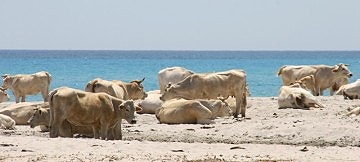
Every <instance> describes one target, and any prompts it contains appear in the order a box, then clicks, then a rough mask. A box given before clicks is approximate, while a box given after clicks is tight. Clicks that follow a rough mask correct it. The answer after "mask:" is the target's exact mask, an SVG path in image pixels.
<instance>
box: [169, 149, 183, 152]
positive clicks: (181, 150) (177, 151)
mask: <svg viewBox="0 0 360 162" xmlns="http://www.w3.org/2000/svg"><path fill="white" fill-rule="evenodd" d="M171 151H172V152H184V150H181V149H179V150H171Z"/></svg>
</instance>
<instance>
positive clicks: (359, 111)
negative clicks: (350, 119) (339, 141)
mask: <svg viewBox="0 0 360 162" xmlns="http://www.w3.org/2000/svg"><path fill="white" fill-rule="evenodd" d="M359 114H360V107H356V108H354V109H352V110H351V111H350V112H348V113H347V114H346V116H356V115H359Z"/></svg>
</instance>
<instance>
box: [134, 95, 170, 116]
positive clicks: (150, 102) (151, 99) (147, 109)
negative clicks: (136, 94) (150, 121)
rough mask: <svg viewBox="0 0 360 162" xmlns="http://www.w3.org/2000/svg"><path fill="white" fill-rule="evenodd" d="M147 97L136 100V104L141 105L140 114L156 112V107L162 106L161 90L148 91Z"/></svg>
mask: <svg viewBox="0 0 360 162" xmlns="http://www.w3.org/2000/svg"><path fill="white" fill-rule="evenodd" d="M147 94H148V95H147V97H146V98H145V99H144V100H138V101H136V105H138V106H139V107H141V109H142V110H141V111H139V112H137V113H138V114H155V111H156V109H158V108H160V107H161V106H162V104H163V101H161V100H160V96H161V94H160V91H159V90H156V91H150V92H148V93H147Z"/></svg>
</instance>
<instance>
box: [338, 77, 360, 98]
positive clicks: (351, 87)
mask: <svg viewBox="0 0 360 162" xmlns="http://www.w3.org/2000/svg"><path fill="white" fill-rule="evenodd" d="M336 94H337V95H343V96H344V98H345V99H350V100H352V99H360V79H358V80H356V81H355V82H353V83H350V84H346V85H343V86H341V87H340V88H339V90H338V91H337V92H336Z"/></svg>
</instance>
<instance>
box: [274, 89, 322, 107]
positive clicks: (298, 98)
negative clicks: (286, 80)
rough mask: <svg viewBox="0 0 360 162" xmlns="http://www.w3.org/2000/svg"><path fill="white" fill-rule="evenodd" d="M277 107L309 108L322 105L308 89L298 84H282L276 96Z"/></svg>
mask: <svg viewBox="0 0 360 162" xmlns="http://www.w3.org/2000/svg"><path fill="white" fill-rule="evenodd" d="M278 105H279V108H300V109H304V108H309V107H324V106H323V105H322V104H321V103H320V102H319V101H318V100H317V99H316V97H315V96H313V95H312V94H311V93H310V92H309V91H307V90H305V89H303V88H301V87H300V85H299V84H294V85H291V86H282V87H281V88H280V94H279V98H278Z"/></svg>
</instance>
